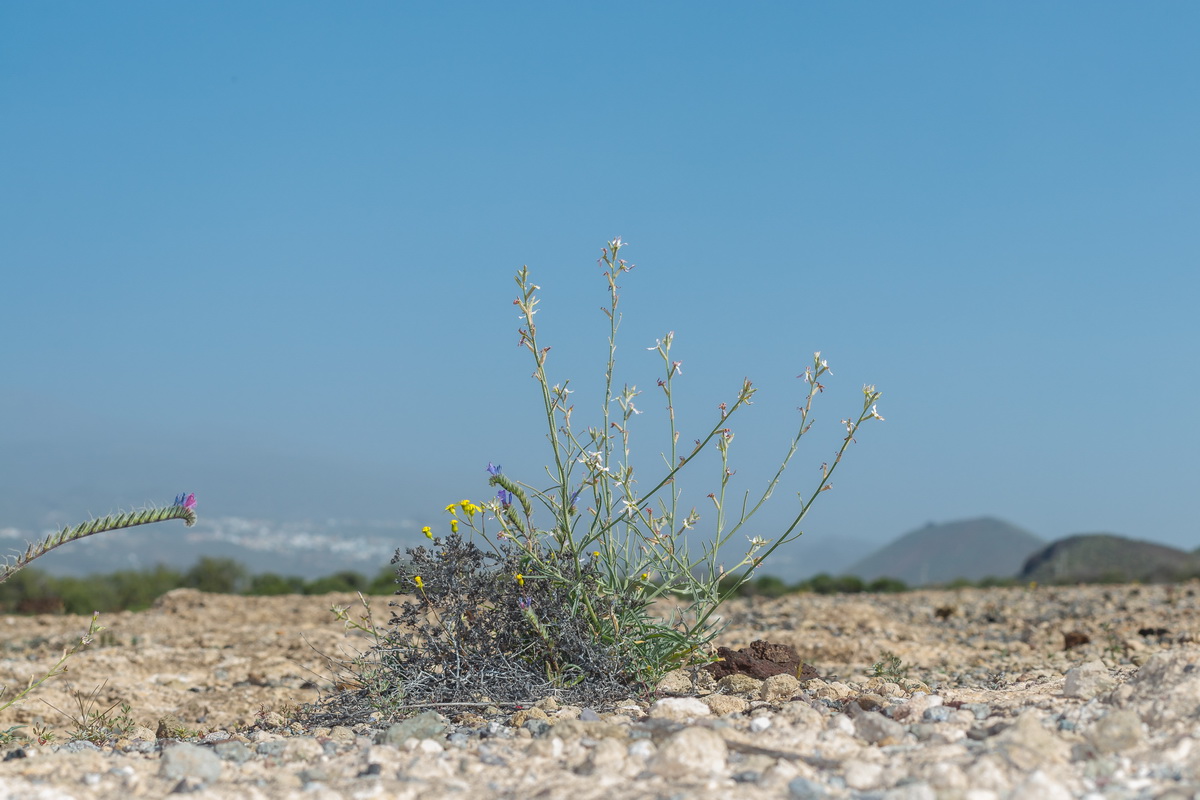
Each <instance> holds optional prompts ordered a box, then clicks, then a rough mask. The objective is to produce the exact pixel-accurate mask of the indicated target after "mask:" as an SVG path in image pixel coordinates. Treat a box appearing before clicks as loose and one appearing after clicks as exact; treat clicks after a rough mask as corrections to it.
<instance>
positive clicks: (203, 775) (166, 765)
mask: <svg viewBox="0 0 1200 800" xmlns="http://www.w3.org/2000/svg"><path fill="white" fill-rule="evenodd" d="M158 773H159V775H160V776H162V777H163V778H166V779H167V780H183V779H186V778H195V779H197V780H199V781H201V782H203V783H214V782H216V780H217V779H218V778H220V777H221V759H219V758H217V755H216V753H214V752H213V751H212V750H210V749H208V748H204V747H198V746H196V745H194V744H187V743H186V742H180V743H179V744H176V745H174V746H172V747H169V748H167V749H166V750H165V751H164V752H163V754H162V759H161V760H160V762H159V768H158Z"/></svg>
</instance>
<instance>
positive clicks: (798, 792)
mask: <svg viewBox="0 0 1200 800" xmlns="http://www.w3.org/2000/svg"><path fill="white" fill-rule="evenodd" d="M828 796H829V793H828V792H827V791H825V787H824V786H822V785H821V784H819V783H816V782H814V781H810V780H809V779H808V778H792V779H791V780H790V781H788V797H790V798H792V800H824V798H826V797H828Z"/></svg>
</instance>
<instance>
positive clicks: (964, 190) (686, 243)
mask: <svg viewBox="0 0 1200 800" xmlns="http://www.w3.org/2000/svg"><path fill="white" fill-rule="evenodd" d="M1198 25H1200V7H1198V6H1197V5H1195V4H1192V3H1182V2H1175V3H1173V2H1164V3H1154V4H1137V3H1104V2H1095V3H1087V4H1078V3H1045V2H1029V3H1019V2H1014V3H993V4H982V3H949V2H947V3H853V4H847V3H837V4H816V3H796V2H786V3H766V2H764V3H754V4H734V5H731V4H724V3H722V4H718V3H703V2H702V3H695V2H656V3H614V2H610V3H592V4H584V3H549V2H546V3H525V2H517V3H436V4H435V3H420V4H418V3H381V2H358V3H352V4H339V3H294V2H293V3H245V2H236V3H219V2H210V3H202V4H200V3H192V4H179V3H134V2H125V3H117V4H94V3H70V2H61V3H4V4H3V5H0V152H2V153H3V157H2V158H0V271H2V275H3V282H2V284H0V412H2V414H3V416H2V420H3V421H2V424H0V447H2V448H3V449H2V450H0V453H2V454H3V462H4V465H3V473H2V475H3V476H4V478H5V482H6V483H7V485H8V487H9V490H8V493H9V497H8V498H7V500H6V503H7V505H6V506H5V507H6V508H13V507H15V506H17V505H20V504H21V503H23V502H29V503H31V504H36V503H47V502H52V501H49V500H46V498H47V497H54V498H57V500H58V501H59V502H61V503H62V504H63V505H65V506H67V507H68V508H67V510H68V511H71V512H79V513H85V512H86V513H105V512H107V511H110V510H112V509H111V508H108V507H96V503H97V501H96V500H95V499H94V498H95V497H96V496H97V495H96V494H95V492H96V490H97V487H100V489H101V490H102V491H103V496H104V497H111V503H112V506H113V507H118V506H123V507H128V506H129V505H133V504H138V503H143V502H147V501H152V500H161V501H169V500H170V499H171V498H173V497H174V495H175V494H176V493H177V492H179V491H181V490H184V489H186V490H189V491H194V492H196V494H197V496H198V497H199V498H200V508H199V510H200V512H201V513H202V514H206V515H215V516H221V515H243V516H262V517H274V518H281V519H282V518H288V517H295V518H301V517H305V516H312V517H320V518H334V519H336V518H347V517H356V518H375V519H380V518H396V519H408V520H411V521H412V522H413V524H414V525H416V524H424V523H425V522H429V521H436V520H439V519H441V507H442V506H443V505H444V504H445V503H446V502H448V501H450V500H454V499H458V498H460V497H464V496H470V497H476V498H482V497H485V496H487V495H489V494H490V490H489V489H488V487H487V484H486V478H487V475H486V473H485V472H484V466H485V465H486V464H487V462H488V461H495V462H499V463H502V464H504V466H505V470H506V472H508V473H510V474H512V475H513V476H514V477H516V478H519V479H522V480H525V481H527V482H530V483H533V484H535V485H544V484H545V480H544V479H543V478H542V477H541V474H540V466H539V465H541V464H543V463H544V462H545V457H546V455H547V450H546V447H545V443H544V440H543V438H542V430H543V429H542V427H541V426H542V420H541V418H540V416H539V407H538V397H537V395H536V386H535V384H534V383H533V381H531V380H530V377H529V376H530V372H531V362H530V361H529V354H528V353H526V352H525V351H523V350H521V349H519V348H518V347H517V346H516V345H517V333H516V330H517V327H518V322H519V321H518V319H517V316H516V308H515V307H513V306H512V305H511V301H512V299H513V297H514V296H515V285H514V283H513V281H512V274H513V272H514V271H515V269H516V268H517V267H519V266H520V265H522V264H528V265H529V267H530V269H531V270H532V273H533V276H534V280H535V281H536V282H537V283H538V284H540V285H541V286H542V287H543V293H542V297H543V304H542V309H543V311H542V315H541V317H540V318H539V319H540V321H541V325H542V329H541V334H542V336H543V337H544V340H545V342H546V343H548V344H551V345H552V346H553V347H554V349H553V351H552V352H551V356H550V361H549V369H550V371H551V375H552V377H553V378H554V379H555V380H563V379H566V378H570V379H571V381H572V385H573V386H575V387H576V388H577V394H576V395H575V400H576V405H577V409H578V410H577V412H576V420H577V422H580V423H584V422H587V421H589V420H591V421H594V420H595V419H596V416H597V413H598V410H599V399H598V395H597V394H596V390H597V389H598V387H599V381H600V377H601V374H602V369H603V358H604V353H605V339H604V336H605V320H604V318H603V316H602V315H601V313H600V311H599V308H600V306H601V305H602V304H603V303H604V301H605V284H604V281H603V279H602V277H601V275H600V270H599V269H598V268H597V266H596V258H597V257H598V255H599V251H600V248H601V246H602V245H603V243H604V242H605V241H606V240H607V239H609V238H611V237H614V236H618V235H619V236H621V237H623V238H624V239H625V240H626V241H627V242H629V243H630V246H629V248H628V249H627V250H626V251H624V252H623V255H625V256H626V257H627V258H628V259H629V260H630V261H632V262H634V263H636V264H637V265H638V266H637V268H636V269H635V270H634V271H633V272H632V273H631V274H629V275H628V276H627V277H626V278H625V279H624V280H623V281H622V285H623V288H624V295H623V301H622V310H623V311H624V314H625V324H624V326H623V328H622V330H621V336H622V338H621V339H620V341H619V351H618V358H619V366H618V369H619V373H618V379H619V380H626V381H628V382H630V383H635V384H637V385H638V386H639V387H640V388H642V389H645V390H646V392H645V394H644V395H643V396H642V397H641V398H640V399H639V406H640V407H641V408H643V409H644V410H646V411H647V413H646V414H645V415H643V417H639V418H638V423H639V429H638V430H637V431H635V436H639V435H640V436H641V439H640V442H641V451H642V452H643V454H644V456H646V457H647V462H648V463H650V459H649V456H653V455H656V454H657V453H658V452H660V451H661V450H662V448H663V447H664V445H665V436H666V434H665V430H664V429H663V428H662V427H661V424H660V423H661V422H662V412H661V407H662V402H661V399H660V397H659V396H658V395H657V394H655V391H656V390H655V389H654V384H655V380H656V379H657V377H659V369H658V367H659V365H658V363H657V362H656V358H657V356H656V355H655V354H654V353H652V352H648V351H647V350H646V348H647V347H650V346H652V345H653V344H654V340H655V339H656V338H659V337H661V336H662V335H663V334H664V333H665V332H666V331H668V330H673V331H675V332H676V344H675V357H676V358H679V359H681V360H682V361H683V370H684V371H683V376H682V377H681V378H680V380H679V382H678V384H677V386H676V391H677V392H678V394H679V396H680V398H681V400H680V424H681V428H682V431H683V433H682V439H683V441H690V440H691V439H692V438H694V437H695V436H696V435H699V434H700V432H701V428H702V427H703V426H705V425H707V424H708V423H709V422H710V420H711V418H712V414H713V411H714V408H715V406H716V404H717V403H718V402H720V401H722V400H731V399H732V396H733V394H734V392H735V391H736V389H737V387H738V385H739V383H740V381H741V379H742V377H743V376H749V377H750V378H751V379H753V380H754V382H755V383H756V384H757V385H758V386H760V387H761V388H760V392H759V395H758V398H757V402H756V404H755V405H754V406H753V407H751V408H750V409H749V410H748V413H747V414H746V415H745V416H744V418H743V419H742V420H741V421H740V422H739V421H736V420H735V424H734V426H733V427H734V429H735V431H737V432H738V434H739V436H738V439H737V440H735V443H734V451H733V460H734V465H735V466H736V467H737V468H738V479H739V480H743V481H744V483H743V484H742V485H743V487H744V488H752V487H753V486H756V485H758V484H759V481H760V479H761V478H762V477H763V476H764V475H765V474H766V473H768V472H769V471H770V470H771V469H772V468H773V466H774V464H775V462H776V461H777V460H778V459H779V457H780V456H781V455H782V452H783V450H784V449H785V447H786V439H787V437H788V436H789V435H790V433H791V431H792V429H793V427H794V425H795V421H796V416H797V415H796V412H795V407H796V405H797V404H798V402H799V400H800V397H801V391H802V389H803V386H802V384H801V382H800V381H797V380H796V375H797V374H799V373H800V372H801V371H802V369H803V367H804V365H805V364H806V363H807V362H808V361H809V360H810V358H811V353H812V351H814V350H821V351H822V353H823V355H824V356H825V357H826V358H828V359H829V361H830V363H831V365H832V367H833V373H834V374H833V377H832V378H831V379H830V380H829V381H828V382H827V383H828V385H829V391H828V392H827V393H826V394H825V396H823V397H822V398H820V400H821V403H820V404H819V405H818V408H817V411H818V413H817V424H816V427H815V428H814V431H813V435H812V441H811V442H809V443H807V444H806V445H804V446H803V447H802V449H801V451H800V453H799V455H798V456H797V459H796V461H795V462H794V464H793V468H792V470H791V471H790V472H789V477H790V482H789V484H788V485H787V486H786V487H785V488H784V489H781V490H780V491H779V492H778V493H777V495H776V497H775V499H774V505H773V506H772V510H770V511H769V512H768V513H767V514H766V515H764V517H763V518H762V519H763V522H764V527H763V528H762V529H761V531H760V532H761V533H763V534H764V535H770V534H771V532H772V531H771V525H772V524H775V523H777V522H778V521H779V520H782V519H784V518H785V517H786V516H787V515H788V514H789V513H790V512H791V511H793V509H794V507H795V499H794V496H793V495H792V494H791V492H792V491H793V490H795V489H798V488H802V487H810V486H811V485H812V482H813V480H814V479H815V478H816V477H817V475H818V473H817V467H818V465H819V464H820V463H821V462H822V461H824V460H827V459H828V458H829V457H830V456H831V454H832V452H833V450H834V448H835V446H836V444H837V440H838V434H839V431H840V428H839V425H838V420H839V419H840V418H841V417H843V416H846V415H848V414H849V413H851V412H854V411H856V410H857V409H858V407H859V404H860V399H861V394H860V390H861V387H862V385H863V384H864V383H873V384H876V385H878V387H879V388H880V389H881V390H882V391H883V393H884V396H883V401H882V402H881V403H880V406H879V409H880V412H881V413H882V414H883V415H884V416H885V417H886V418H887V420H886V422H883V423H877V424H872V425H869V426H868V427H867V428H866V429H865V430H864V432H863V435H862V436H861V437H860V438H859V441H858V443H857V444H856V445H855V446H854V448H853V449H852V451H851V453H850V455H849V457H848V461H847V462H846V463H845V465H844V467H845V468H844V470H843V471H842V472H841V473H840V475H839V476H838V478H837V479H836V480H835V482H834V484H835V488H834V490H833V491H832V492H830V493H829V494H828V495H827V496H825V497H824V498H822V499H823V500H824V501H825V502H824V504H823V505H822V504H818V508H817V510H816V511H814V513H813V515H812V516H810V518H809V520H808V524H807V525H806V531H807V534H806V539H807V538H809V537H822V538H825V539H833V538H837V537H846V538H856V539H865V540H869V541H884V540H887V539H890V538H892V537H894V536H896V535H898V534H900V533H903V532H905V531H907V530H911V529H913V528H915V527H919V526H921V525H923V524H924V523H925V522H927V521H931V520H933V521H949V520H953V519H960V518H965V517H973V516H980V515H995V516H999V517H1002V518H1004V519H1007V520H1009V521H1011V522H1013V523H1015V524H1017V525H1019V526H1022V527H1024V528H1027V529H1029V530H1031V531H1032V532H1034V533H1037V534H1039V535H1041V536H1044V537H1046V538H1048V539H1053V538H1058V537H1061V536H1064V535H1067V534H1071V533H1080V532H1096V531H1111V532H1116V533H1120V534H1124V535H1129V536H1134V537H1138V538H1146V539H1153V540H1157V541H1162V542H1166V543H1169V544H1174V545H1177V546H1183V547H1187V548H1189V549H1190V548H1193V547H1196V546H1197V545H1200V541H1197V539H1198V538H1200V537H1198V536H1197V533H1200V531H1197V523H1196V513H1195V497H1196V490H1195V488H1194V486H1193V484H1194V483H1195V480H1196V477H1197V468H1196V460H1195V455H1194V454H1195V452H1196V451H1197V449H1198V447H1200V423H1198V422H1197V420H1196V412H1195V408H1194V406H1195V398H1196V395H1197V393H1198V392H1200V379H1198V378H1197V369H1196V368H1197V363H1198V362H1200V322H1198V315H1197V311H1196V305H1197V302H1198V300H1200V277H1198V275H1200V271H1198V267H1200V235H1198V231H1200V225H1198V221H1200V146H1198V145H1197V143H1198V142H1200V56H1198V55H1197V50H1196V38H1195V34H1196V31H1197V30H1198ZM638 441H639V440H637V439H635V446H636V444H637V442H638ZM647 469H648V468H647ZM709 476H713V477H715V472H710V473H709V474H708V475H702V476H698V477H700V478H703V480H701V481H699V482H698V483H696V484H694V493H693V494H691V495H690V498H688V499H690V500H691V502H693V503H695V504H697V505H701V506H702V504H703V503H704V502H706V501H704V497H703V495H704V494H705V493H706V492H707V491H710V490H711V486H709V485H708V484H707V483H705V481H707V480H708V477H709ZM690 486H693V485H689V487H690ZM689 490H691V489H689ZM89 492H92V494H88V493H89ZM84 497H87V498H89V499H88V501H87V503H86V504H85V503H84V502H83V500H82V499H80V498H84ZM1189 498H1191V499H1189ZM72 504H74V505H72ZM75 506H78V508H76V507H75ZM801 552H802V551H801Z"/></svg>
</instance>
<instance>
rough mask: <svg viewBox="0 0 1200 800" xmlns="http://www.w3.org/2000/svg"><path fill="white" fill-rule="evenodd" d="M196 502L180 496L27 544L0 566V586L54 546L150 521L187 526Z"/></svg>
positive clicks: (85, 523) (193, 496)
mask: <svg viewBox="0 0 1200 800" xmlns="http://www.w3.org/2000/svg"><path fill="white" fill-rule="evenodd" d="M195 507H196V499H195V495H189V496H188V497H187V498H186V499H185V498H183V497H182V496H180V498H179V499H177V500H176V501H175V503H174V504H173V505H170V506H164V507H161V508H147V509H143V510H141V511H130V512H128V513H126V514H109V515H108V516H107V517H101V518H100V519H94V520H91V521H90V522H84V523H81V524H79V525H76V526H75V527H73V528H72V527H67V528H63V529H62V530H61V531H58V532H57V533H52V534H50V535H49V536H47V537H46V538H45V539H43V540H42V541H40V542H38V543H37V544H31V545H29V547H28V548H26V550H25V552H24V553H23V554H22V555H20V556H17V557H15V558H14V559H13V560H11V561H9V562H7V563H5V564H3V565H0V583H3V582H4V581H6V580H8V579H9V578H11V577H12V576H13V574H14V573H16V572H17V571H18V570H20V569H22V568H24V567H27V566H29V562H31V561H33V560H34V559H36V558H40V557H41V556H44V555H46V553H49V552H50V551H51V550H53V549H55V548H56V547H62V546H63V545H64V544H66V543H68V542H73V541H75V540H77V539H82V538H83V537H85V536H92V535H93V534H97V533H104V532H105V531H115V530H120V529H121V528H132V527H134V526H135V525H149V524H150V523H152V522H165V521H166V520H169V519H181V520H183V521H184V524H185V525H187V527H189V528H190V527H191V526H193V525H195V524H196V510H195Z"/></svg>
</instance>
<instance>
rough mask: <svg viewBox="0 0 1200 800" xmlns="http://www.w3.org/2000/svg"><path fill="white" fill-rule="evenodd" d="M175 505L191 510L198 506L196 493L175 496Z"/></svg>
mask: <svg viewBox="0 0 1200 800" xmlns="http://www.w3.org/2000/svg"><path fill="white" fill-rule="evenodd" d="M173 505H176V506H181V507H182V508H186V509H188V510H191V509H193V508H195V507H196V495H194V494H180V495H179V496H178V497H176V498H175V502H174V504H173Z"/></svg>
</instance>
